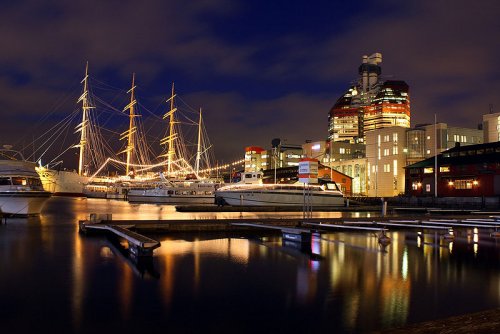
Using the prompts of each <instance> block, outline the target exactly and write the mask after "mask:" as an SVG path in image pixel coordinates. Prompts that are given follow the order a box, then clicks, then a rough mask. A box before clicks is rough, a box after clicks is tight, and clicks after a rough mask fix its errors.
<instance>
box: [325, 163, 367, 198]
mask: <svg viewBox="0 0 500 334" xmlns="http://www.w3.org/2000/svg"><path fill="white" fill-rule="evenodd" d="M332 166H333V169H334V170H336V171H338V172H341V173H342V174H345V175H347V176H349V177H350V178H352V192H351V194H352V196H367V195H368V193H367V189H366V185H367V178H368V174H367V172H368V168H367V166H368V159H366V158H359V159H350V160H342V161H334V162H333V163H332Z"/></svg>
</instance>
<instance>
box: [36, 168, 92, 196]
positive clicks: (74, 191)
mask: <svg viewBox="0 0 500 334" xmlns="http://www.w3.org/2000/svg"><path fill="white" fill-rule="evenodd" d="M37 172H38V175H40V180H41V181H42V185H43V189H45V191H49V192H51V193H53V194H54V195H58V196H84V193H83V188H84V186H85V184H86V183H87V182H88V177H86V176H82V175H79V174H78V173H77V172H75V171H67V170H60V171H59V170H53V169H45V168H37Z"/></svg>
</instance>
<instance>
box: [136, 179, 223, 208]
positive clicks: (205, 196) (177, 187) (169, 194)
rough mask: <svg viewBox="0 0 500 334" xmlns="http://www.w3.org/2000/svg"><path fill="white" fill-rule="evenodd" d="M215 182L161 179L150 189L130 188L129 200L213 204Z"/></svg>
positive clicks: (158, 202)
mask: <svg viewBox="0 0 500 334" xmlns="http://www.w3.org/2000/svg"><path fill="white" fill-rule="evenodd" d="M218 186H219V184H218V183H215V182H205V181H199V180H193V181H191V180H190V181H175V182H172V181H168V180H162V181H161V182H158V183H157V184H156V185H155V187H154V188H151V189H131V190H130V191H129V192H128V201H129V202H139V203H157V204H214V203H215V190H216V189H217V187H218Z"/></svg>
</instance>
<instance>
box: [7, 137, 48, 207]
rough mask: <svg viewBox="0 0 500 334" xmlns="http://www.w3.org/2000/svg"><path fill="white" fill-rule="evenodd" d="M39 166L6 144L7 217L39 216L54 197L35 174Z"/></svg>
mask: <svg viewBox="0 0 500 334" xmlns="http://www.w3.org/2000/svg"><path fill="white" fill-rule="evenodd" d="M35 165H36V164H35V163H34V162H29V161H26V160H25V159H24V157H23V155H22V154H21V153H20V152H18V151H15V150H12V149H11V146H9V145H5V146H4V149H0V212H1V213H2V214H4V215H16V216H17V215H19V216H30V215H38V214H40V212H41V211H42V207H43V205H44V204H45V202H46V201H47V199H49V197H50V196H51V193H50V192H48V191H45V190H44V189H43V186H42V182H41V181H40V177H39V176H38V174H37V172H36V171H35Z"/></svg>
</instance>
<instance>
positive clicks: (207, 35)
mask: <svg viewBox="0 0 500 334" xmlns="http://www.w3.org/2000/svg"><path fill="white" fill-rule="evenodd" d="M284 4H285V3H284V2H283V3H282V2H280V1H278V2H276V3H273V4H269V3H268V2H266V1H257V0H256V1H252V2H245V1H230V0H216V1H214V0H204V1H163V0H149V1H143V2H140V3H139V2H137V1H91V2H89V1H85V2H84V1H79V0H75V1H56V0H53V1H44V2H39V1H35V0H28V1H19V2H11V3H9V4H7V5H5V6H4V7H3V8H2V11H0V22H1V23H0V37H1V40H2V52H0V108H1V113H2V125H1V127H2V131H1V132H0V143H1V144H3V143H8V142H10V143H12V142H16V139H18V137H19V131H17V130H16V129H19V128H23V129H25V128H27V127H29V126H35V124H34V123H35V122H36V120H37V119H41V118H42V117H43V115H47V114H48V113H50V112H52V111H53V110H54V109H57V108H59V109H57V113H58V114H60V115H64V113H69V112H71V111H72V110H73V109H74V107H75V106H76V104H75V102H74V99H76V98H77V97H78V93H79V91H80V90H81V87H80V86H79V81H80V80H81V78H82V76H83V70H84V66H85V61H87V60H89V61H90V69H91V74H92V75H93V76H94V77H95V78H97V79H99V80H101V81H104V82H108V83H109V84H111V85H113V86H115V87H119V88H121V89H122V90H123V91H126V90H127V89H128V88H127V87H128V86H129V82H130V78H131V73H132V72H136V73H137V82H138V85H139V88H140V90H139V93H140V94H139V95H141V97H143V98H144V100H142V103H145V104H149V105H151V106H153V107H150V108H152V109H155V108H157V106H158V105H159V103H161V101H162V100H164V99H165V96H168V94H169V89H170V88H169V87H170V84H171V82H172V81H175V82H176V83H177V87H179V88H178V89H179V91H180V93H181V94H183V95H184V98H185V100H186V101H187V102H188V103H190V104H191V105H193V106H196V107H198V106H202V107H203V108H204V109H205V110H206V111H207V113H206V120H207V126H208V128H209V135H210V136H211V138H212V142H213V144H214V146H215V148H216V153H217V156H218V157H219V158H220V159H226V160H227V159H230V158H233V157H236V156H241V155H242V152H243V147H244V146H247V145H262V146H269V143H270V140H271V139H272V138H275V137H281V138H286V139H287V140H288V141H289V142H295V143H302V142H303V141H304V140H305V139H313V140H317V139H323V138H325V137H326V134H327V114H328V111H329V109H330V107H331V105H333V103H334V102H335V100H336V99H337V98H338V97H339V96H340V94H342V93H343V91H344V90H345V89H346V88H347V86H348V85H349V82H350V81H353V80H355V79H356V78H357V67H358V66H359V63H360V61H361V56H362V55H364V54H371V53H373V52H381V53H382V54H383V63H382V70H383V75H384V76H385V77H386V78H388V79H401V80H405V81H407V82H408V84H409V85H410V90H411V97H412V123H413V124H416V123H424V122H432V121H433V119H434V114H437V115H438V119H440V120H441V121H443V122H448V123H449V124H451V125H456V126H475V125H476V124H477V123H479V122H480V120H481V115H482V114H484V113H487V112H488V110H489V104H494V105H495V106H496V111H498V110H499V107H500V101H499V97H498V93H497V92H498V91H499V90H500V79H498V78H499V74H500V73H499V72H500V69H499V67H498V66H497V64H496V62H497V61H496V59H498V58H499V51H500V46H499V44H498V42H497V41H496V39H497V38H496V36H498V35H499V33H500V28H499V27H500V25H499V24H498V19H497V17H496V16H497V13H498V10H499V9H500V5H499V4H498V3H497V2H496V1H478V2H474V1H432V2H429V1H425V2H408V3H400V2H398V1H392V0H390V1H367V2H363V4H359V3H353V4H345V3H343V2H338V3H337V2H335V1H324V2H323V1H319V2H318V3H316V4H315V6H311V4H309V3H305V2H304V3H300V2H296V3H295V2H294V3H289V2H287V3H286V6H285V5H284ZM71 95H72V96H74V97H73V100H71V99H70V100H69V101H70V102H67V103H66V104H63V103H62V102H61V101H63V100H64V99H68V96H71ZM118 100H119V101H120V103H118ZM118 100H115V102H116V103H117V104H119V105H117V106H116V108H117V109H122V108H123V105H122V104H124V103H125V101H126V96H124V97H123V98H121V99H118ZM160 108H161V107H160ZM23 120H25V122H24V123H23ZM26 123H27V124H26ZM34 133H35V132H30V134H31V137H32V136H33V134H34Z"/></svg>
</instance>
